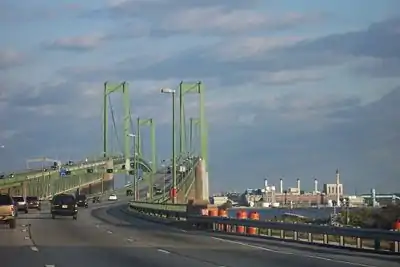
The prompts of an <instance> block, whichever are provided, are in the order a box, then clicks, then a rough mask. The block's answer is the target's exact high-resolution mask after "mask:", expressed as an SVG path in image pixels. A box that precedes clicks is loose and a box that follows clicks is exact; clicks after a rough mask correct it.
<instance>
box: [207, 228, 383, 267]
mask: <svg viewBox="0 0 400 267" xmlns="http://www.w3.org/2000/svg"><path fill="white" fill-rule="evenodd" d="M211 238H212V239H215V240H218V241H221V242H227V243H232V244H236V245H241V246H245V247H249V248H254V249H259V250H264V251H268V252H273V253H279V254H285V255H294V256H299V257H305V258H310V259H318V260H323V261H330V262H335V263H341V264H348V265H353V266H360V267H378V266H375V265H369V264H364V263H358V262H351V261H344V260H336V259H330V258H325V257H321V256H313V255H304V254H296V253H292V252H286V251H278V250H274V249H269V248H264V247H260V246H255V245H250V244H247V243H243V242H240V241H234V240H229V239H223V238H219V237H214V236H212V237H211Z"/></svg>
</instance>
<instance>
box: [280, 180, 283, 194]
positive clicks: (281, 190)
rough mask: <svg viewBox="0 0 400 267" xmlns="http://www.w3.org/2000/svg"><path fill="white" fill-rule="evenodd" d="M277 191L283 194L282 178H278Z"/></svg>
mask: <svg viewBox="0 0 400 267" xmlns="http://www.w3.org/2000/svg"><path fill="white" fill-rule="evenodd" d="M279 192H280V193H281V194H283V179H282V178H281V179H280V180H279Z"/></svg>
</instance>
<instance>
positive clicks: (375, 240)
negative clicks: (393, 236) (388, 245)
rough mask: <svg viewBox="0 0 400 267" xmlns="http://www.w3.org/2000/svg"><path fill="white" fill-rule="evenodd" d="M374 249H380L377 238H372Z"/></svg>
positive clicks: (379, 242)
mask: <svg viewBox="0 0 400 267" xmlns="http://www.w3.org/2000/svg"><path fill="white" fill-rule="evenodd" d="M374 249H375V250H380V249H381V241H380V240H379V239H374Z"/></svg>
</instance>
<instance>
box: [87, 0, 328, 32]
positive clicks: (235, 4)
mask: <svg viewBox="0 0 400 267" xmlns="http://www.w3.org/2000/svg"><path fill="white" fill-rule="evenodd" d="M263 2H264V3H265V1H258V0H252V1H225V0H224V1H218V2H215V1H208V0H207V1H200V2H199V1H178V0H172V1H165V0H151V1H138V0H131V1H129V0H127V1H121V0H117V1H110V2H109V5H108V6H107V7H105V8H101V9H96V10H93V11H92V12H90V13H89V14H86V15H83V16H84V17H87V16H88V17H90V18H104V16H106V17H110V18H112V19H113V20H125V21H131V23H128V24H127V25H129V27H124V30H122V31H121V30H120V35H122V36H125V37H126V36H131V37H137V36H142V35H143V34H147V35H149V36H153V37H165V36H170V35H175V34H185V33H186V34H192V35H193V34H202V35H217V36H220V35H226V34H237V33H249V32H257V31H262V32H265V31H277V30H285V29H289V28H294V27H298V26H299V25H304V24H308V23H315V22H319V21H321V20H322V19H323V16H322V14H318V13H315V14H311V13H310V14H303V13H296V12H288V13H283V14H266V13H265V12H264V11H263V12H258V11H257V9H256V8H255V7H257V6H258V5H260V4H261V3H263ZM138 25H140V26H138ZM125 28H126V29H127V30H125Z"/></svg>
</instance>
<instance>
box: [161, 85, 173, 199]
mask: <svg viewBox="0 0 400 267" xmlns="http://www.w3.org/2000/svg"><path fill="white" fill-rule="evenodd" d="M175 92H176V91H175V90H173V89H170V88H162V89H161V93H163V94H171V95H172V203H173V204H175V203H176V193H177V192H176V158H175Z"/></svg>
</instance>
